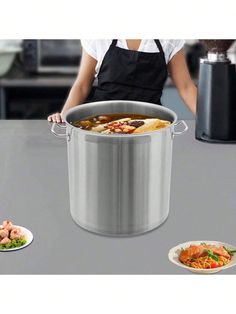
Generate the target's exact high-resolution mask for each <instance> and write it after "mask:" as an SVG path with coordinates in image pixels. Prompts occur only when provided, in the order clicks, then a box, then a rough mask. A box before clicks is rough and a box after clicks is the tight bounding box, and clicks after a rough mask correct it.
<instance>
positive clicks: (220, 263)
mask: <svg viewBox="0 0 236 314" xmlns="http://www.w3.org/2000/svg"><path fill="white" fill-rule="evenodd" d="M235 253H236V247H235V246H233V245H231V244H228V243H223V242H218V241H190V242H185V243H182V244H179V245H177V246H175V247H173V248H172V249H170V251H169V254H168V258H169V260H170V261H171V262H172V263H174V264H175V265H177V266H179V267H182V268H185V269H187V270H189V271H191V272H194V273H199V274H212V273H217V272H219V271H221V270H224V269H227V268H230V267H233V266H235V265H236V254H235Z"/></svg>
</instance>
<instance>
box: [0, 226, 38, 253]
mask: <svg viewBox="0 0 236 314" xmlns="http://www.w3.org/2000/svg"><path fill="white" fill-rule="evenodd" d="M14 227H17V228H20V229H21V232H22V233H23V235H24V237H25V240H26V243H25V244H24V245H22V246H20V247H16V248H12V249H6V250H1V249H0V252H10V251H17V250H21V249H24V248H25V247H27V246H28V245H30V243H32V241H33V239H34V236H33V234H32V232H31V231H30V230H28V229H26V228H25V227H21V226H16V225H14Z"/></svg>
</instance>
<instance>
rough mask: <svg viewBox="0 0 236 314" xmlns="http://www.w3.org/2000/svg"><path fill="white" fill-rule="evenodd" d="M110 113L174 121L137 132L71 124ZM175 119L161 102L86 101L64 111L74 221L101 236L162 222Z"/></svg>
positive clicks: (166, 204)
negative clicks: (101, 131)
mask: <svg viewBox="0 0 236 314" xmlns="http://www.w3.org/2000/svg"><path fill="white" fill-rule="evenodd" d="M115 112H127V113H138V114H147V115H151V116H157V117H160V118H162V119H167V120H170V121H172V122H173V123H172V125H171V126H170V127H167V128H164V129H161V130H159V131H156V132H150V133H146V134H139V135H101V134H99V133H94V132H89V131H84V130H81V129H78V128H75V127H73V126H72V125H71V124H70V122H73V121H75V120H78V119H83V118H85V117H88V116H91V115H97V114H105V113H115ZM176 119H177V117H176V115H175V114H174V113H173V112H172V111H171V110H168V109H166V108H163V107H161V106H158V105H152V104H146V103H141V102H125V101H110V102H109V101H108V102H97V103H90V104H86V105H81V106H79V107H77V108H74V109H72V110H70V111H69V112H68V113H67V114H66V117H65V120H66V124H67V135H68V141H67V143H68V169H69V190H70V210H71V215H72V217H73V219H74V220H75V222H76V223H77V224H79V225H80V226H81V227H83V228H85V229H87V230H89V231H93V232H96V233H100V234H104V235H111V236H127V235H135V234H140V233H143V232H146V231H149V230H151V229H153V228H156V227H157V226H159V225H160V224H161V223H162V222H164V221H165V219H166V218H167V216H168V213H169V199H170V180H171V159H172V141H173V127H174V123H175V122H176Z"/></svg>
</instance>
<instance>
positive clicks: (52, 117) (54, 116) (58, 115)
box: [48, 112, 64, 123]
mask: <svg viewBox="0 0 236 314" xmlns="http://www.w3.org/2000/svg"><path fill="white" fill-rule="evenodd" d="M48 121H49V122H54V123H62V122H64V121H63V119H62V115H61V113H59V112H57V113H54V114H51V115H50V116H48Z"/></svg>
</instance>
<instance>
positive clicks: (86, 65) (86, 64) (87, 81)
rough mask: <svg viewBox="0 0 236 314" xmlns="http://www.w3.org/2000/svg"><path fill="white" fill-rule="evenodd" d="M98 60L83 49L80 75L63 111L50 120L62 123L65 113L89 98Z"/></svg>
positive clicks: (51, 116)
mask: <svg viewBox="0 0 236 314" xmlns="http://www.w3.org/2000/svg"><path fill="white" fill-rule="evenodd" d="M96 64H97V60H95V59H94V58H93V57H91V56H90V55H89V54H87V53H86V52H85V50H83V53H82V58H81V62H80V69H79V73H78V76H77V78H76V80H75V82H74V84H73V86H72V88H71V90H70V93H69V95H68V98H67V100H66V102H65V104H64V106H63V108H62V111H61V113H59V112H57V113H54V114H52V115H50V116H49V117H48V121H50V122H57V123H60V122H62V120H63V118H62V117H63V114H64V113H65V112H66V111H67V110H69V109H70V108H72V107H75V106H77V105H80V104H82V103H83V102H84V100H85V99H86V98H87V96H88V94H89V92H90V90H91V87H92V84H93V81H94V76H95V67H96Z"/></svg>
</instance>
